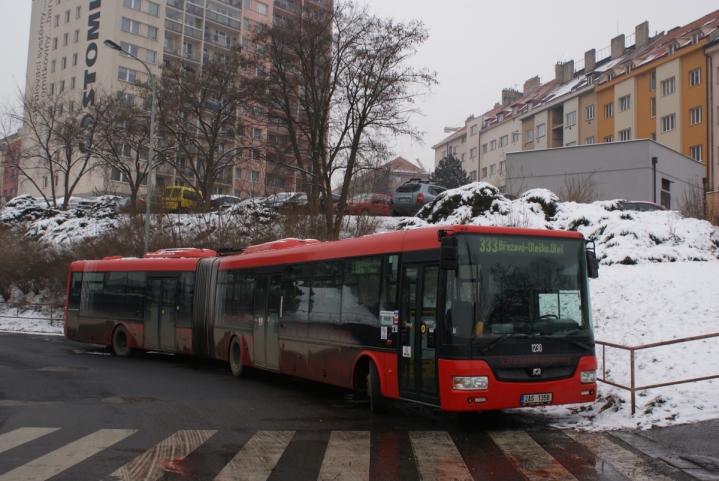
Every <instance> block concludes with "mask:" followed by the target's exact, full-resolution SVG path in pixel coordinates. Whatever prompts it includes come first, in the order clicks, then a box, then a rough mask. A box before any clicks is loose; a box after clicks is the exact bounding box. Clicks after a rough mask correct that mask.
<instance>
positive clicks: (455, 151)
mask: <svg viewBox="0 0 719 481" xmlns="http://www.w3.org/2000/svg"><path fill="white" fill-rule="evenodd" d="M452 154H453V155H457V146H456V145H455V146H454V151H453V152H452Z"/></svg>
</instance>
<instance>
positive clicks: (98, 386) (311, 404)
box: [0, 333, 719, 481]
mask: <svg viewBox="0 0 719 481" xmlns="http://www.w3.org/2000/svg"><path fill="white" fill-rule="evenodd" d="M717 428H719V423H714V424H712V423H708V424H707V426H706V427H705V428H702V425H692V426H677V427H674V428H667V429H666V430H664V431H662V430H652V431H651V432H650V434H647V433H643V434H637V433H623V434H622V435H623V436H624V438H620V437H618V436H616V435H611V434H607V433H579V432H573V431H559V430H555V429H552V428H550V427H549V426H547V425H546V424H545V421H544V420H543V418H541V417H538V416H534V415H532V413H531V411H524V410H521V411H507V412H492V413H479V414H476V413H475V414H453V413H442V412H440V411H437V410H435V409H432V408H429V407H424V406H420V405H414V404H408V403H398V404H396V405H395V406H394V408H393V409H392V410H391V412H390V413H388V414H385V415H372V414H371V413H370V412H369V407H368V403H367V402H365V401H357V400H353V399H352V396H351V395H350V394H349V393H348V392H347V391H345V390H342V389H337V388H333V387H329V386H325V385H322V384H317V383H313V382H308V381H303V380H297V379H293V378H288V377H285V376H281V375H276V374H272V373H263V372H254V373H253V374H252V375H251V376H250V377H248V378H246V379H236V378H234V377H233V376H232V375H231V374H230V371H229V367H228V366H227V365H226V364H224V363H219V362H214V361H209V360H202V359H194V358H189V357H183V356H174V355H167V354H161V353H146V354H143V355H140V356H136V357H131V358H127V359H122V358H117V357H115V356H113V355H110V354H109V353H108V351H107V350H105V349H104V348H102V347H98V346H93V345H88V344H80V343H77V342H74V341H69V340H66V339H64V338H62V337H58V336H44V335H22V334H2V333H0V481H9V480H22V481H28V480H44V479H53V480H73V481H76V480H86V479H87V480H98V479H127V480H159V479H162V480H230V479H247V480H264V479H269V480H315V479H321V480H329V479H358V480H363V479H372V480H375V479H388V480H417V479H422V480H432V479H460V480H465V479H467V480H470V479H497V480H499V479H501V480H523V479H529V480H538V479H552V480H555V479H558V480H573V479H579V480H623V479H636V480H662V479H677V480H689V479H694V477H696V478H699V479H712V478H713V476H712V469H713V468H712V460H714V459H716V458H719V452H717V451H719V448H718V447H716V446H715V445H716V442H715V439H716V434H717ZM682 430H684V431H682ZM662 433H669V434H668V435H666V436H665V435H663V434H662ZM702 436H704V437H705V438H706V440H707V442H708V444H709V445H710V446H709V447H707V446H706V445H705V444H707V443H703V442H702ZM625 438H626V439H625ZM682 439H684V440H685V441H682ZM692 443H693V444H692ZM682 449H684V450H686V452H684V453H683V454H685V455H688V454H693V455H697V456H700V457H701V458H700V459H695V460H694V461H695V462H694V463H689V462H688V461H686V460H685V459H682V458H680V454H682ZM645 453H648V455H647V454H645ZM661 458H664V459H665V460H664V461H663V460H662V459H661ZM682 463H685V464H684V465H683V464H682ZM702 463H703V465H702ZM717 468H718V469H717V470H716V471H715V472H716V473H717V474H719V466H717ZM715 479H719V478H715Z"/></svg>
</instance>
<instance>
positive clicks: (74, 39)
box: [72, 30, 80, 43]
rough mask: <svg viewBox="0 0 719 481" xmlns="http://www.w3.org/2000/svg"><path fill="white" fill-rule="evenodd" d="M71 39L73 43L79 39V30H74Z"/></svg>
mask: <svg viewBox="0 0 719 481" xmlns="http://www.w3.org/2000/svg"><path fill="white" fill-rule="evenodd" d="M72 41H73V42H75V43H77V42H79V41H80V30H75V35H74V36H73V38H72Z"/></svg>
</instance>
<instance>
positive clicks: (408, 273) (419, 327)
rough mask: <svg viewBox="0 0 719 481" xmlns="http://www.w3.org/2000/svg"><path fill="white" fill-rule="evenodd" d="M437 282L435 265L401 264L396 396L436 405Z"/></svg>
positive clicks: (437, 273)
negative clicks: (397, 390)
mask: <svg viewBox="0 0 719 481" xmlns="http://www.w3.org/2000/svg"><path fill="white" fill-rule="evenodd" d="M438 280H439V266H437V264H405V266H404V268H403V270H402V297H401V306H400V313H399V330H400V342H399V372H400V379H399V383H400V385H399V391H400V397H402V398H405V399H412V400H416V401H422V402H426V403H429V404H437V405H438V404H439V395H438V388H437V356H436V348H435V346H436V342H437V333H436V329H437V284H438Z"/></svg>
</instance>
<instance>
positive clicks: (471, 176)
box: [469, 170, 477, 182]
mask: <svg viewBox="0 0 719 481" xmlns="http://www.w3.org/2000/svg"><path fill="white" fill-rule="evenodd" d="M469 180H470V182H476V181H477V171H476V170H473V171H472V172H470V173H469Z"/></svg>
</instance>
